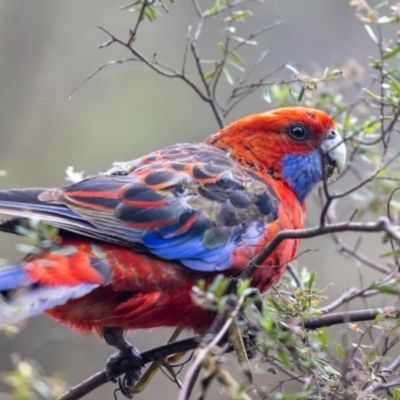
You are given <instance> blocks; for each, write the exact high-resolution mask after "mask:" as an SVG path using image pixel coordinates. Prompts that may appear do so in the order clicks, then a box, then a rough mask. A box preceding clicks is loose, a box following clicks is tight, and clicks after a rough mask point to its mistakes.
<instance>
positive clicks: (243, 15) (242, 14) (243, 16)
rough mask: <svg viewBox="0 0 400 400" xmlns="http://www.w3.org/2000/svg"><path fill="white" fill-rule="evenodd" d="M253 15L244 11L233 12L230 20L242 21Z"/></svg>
mask: <svg viewBox="0 0 400 400" xmlns="http://www.w3.org/2000/svg"><path fill="white" fill-rule="evenodd" d="M252 15H253V13H252V12H251V11H250V10H245V11H235V12H234V13H233V16H232V17H231V18H230V20H231V21H232V22H233V21H244V20H245V19H246V18H247V17H251V16H252Z"/></svg>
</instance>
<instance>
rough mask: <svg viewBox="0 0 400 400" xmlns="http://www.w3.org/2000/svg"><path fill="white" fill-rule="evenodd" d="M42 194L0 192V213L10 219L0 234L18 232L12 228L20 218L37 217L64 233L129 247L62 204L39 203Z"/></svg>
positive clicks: (3, 223)
mask: <svg viewBox="0 0 400 400" xmlns="http://www.w3.org/2000/svg"><path fill="white" fill-rule="evenodd" d="M46 191H48V189H43V188H34V189H11V190H0V214H5V215H11V216H13V217H14V219H11V220H3V221H0V231H3V232H11V233H18V230H17V229H16V227H17V226H18V225H19V222H20V220H21V219H22V218H39V219H40V220H43V221H45V222H47V223H48V224H49V225H52V226H55V227H57V228H60V229H61V230H63V231H65V232H70V233H72V234H76V235H79V236H81V237H82V236H83V237H86V238H92V239H96V240H102V241H104V242H109V243H114V244H119V245H121V246H129V247H131V244H130V243H127V242H126V241H124V240H123V239H120V238H116V237H112V236H110V235H108V234H106V233H104V232H103V231H102V230H101V229H99V228H97V227H95V226H94V225H92V224H91V223H90V222H88V221H86V220H85V219H84V218H83V217H82V216H81V215H79V214H77V213H76V212H74V211H72V210H71V209H70V208H68V207H67V206H66V205H64V204H58V203H46V202H43V201H41V200H39V196H40V195H41V194H42V193H43V192H46ZM63 236H64V235H63ZM67 236H68V235H67ZM70 236H71V235H69V237H70Z"/></svg>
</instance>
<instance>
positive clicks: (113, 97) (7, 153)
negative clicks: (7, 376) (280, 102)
mask: <svg viewBox="0 0 400 400" xmlns="http://www.w3.org/2000/svg"><path fill="white" fill-rule="evenodd" d="M128 3H129V0H127V1H126V2H123V1H120V0H114V1H112V0H85V1H84V2H82V1H79V0H68V1H61V0H36V1H24V0H5V1H2V2H0V37H1V40H0V170H4V171H6V172H7V175H6V176H4V177H2V178H1V179H0V187H1V188H11V187H13V188H14V187H16V188H20V187H34V186H43V187H52V186H62V185H65V184H67V182H66V180H65V176H66V174H65V170H66V168H67V167H68V166H73V167H74V168H75V170H76V171H84V173H85V175H91V174H95V173H97V172H99V171H106V170H107V169H108V168H109V167H110V166H111V163H112V162H113V161H127V160H131V159H133V158H136V157H139V156H141V155H143V154H145V153H148V152H150V151H153V150H156V149H158V148H161V147H164V146H167V145H169V144H173V143H177V142H198V141H202V140H203V139H205V138H206V137H207V136H208V135H210V134H212V133H215V132H216V131H217V130H218V125H217V123H216V121H215V118H214V116H213V114H212V113H211V110H210V109H209V107H208V105H207V104H205V103H204V102H202V101H201V100H200V99H199V98H198V97H197V96H196V94H195V93H194V92H193V91H192V90H191V89H190V88H189V87H187V86H185V84H183V83H182V82H180V81H177V80H172V79H170V80H168V79H166V78H164V77H162V76H159V75H156V74H155V73H154V72H153V71H150V70H149V69H148V68H146V67H145V66H144V65H142V64H139V63H125V64H123V65H116V66H113V67H109V68H106V69H104V70H102V71H101V72H100V73H99V74H98V75H97V76H95V77H94V78H93V79H91V80H89V81H88V82H87V83H86V84H84V85H83V86H82V87H80V88H79V90H77V91H76V92H75V93H74V94H73V96H72V98H71V99H70V100H68V96H69V94H70V93H71V92H72V91H73V89H74V88H75V87H76V86H77V85H78V84H79V83H80V82H81V81H82V80H83V79H84V78H85V77H87V76H88V75H89V74H91V73H92V72H93V71H94V70H96V69H97V68H98V67H100V66H101V65H104V64H105V63H107V62H109V61H111V60H117V59H124V58H128V57H130V54H128V53H127V51H126V49H124V48H122V47H118V46H116V45H114V46H110V47H106V48H104V49H101V50H99V49H98V45H100V44H101V43H103V42H105V41H107V40H108V37H107V36H106V35H105V34H104V32H101V31H100V30H99V29H98V28H97V26H98V25H101V26H104V27H105V28H107V29H108V30H109V31H111V32H112V33H114V34H115V35H117V36H119V37H121V38H123V39H125V38H127V37H128V32H129V29H130V28H132V27H133V26H134V24H135V22H136V18H137V14H135V13H129V12H127V11H122V10H120V9H119V8H120V7H122V6H124V5H127V4H128ZM199 3H200V4H202V6H203V7H204V8H206V7H210V6H211V5H212V4H213V2H212V1H211V0H210V1H199ZM370 3H374V2H370ZM376 3H377V2H375V3H374V4H376ZM246 8H250V9H253V12H254V16H253V18H252V19H251V23H247V24H242V25H239V28H238V29H239V30H240V33H241V34H242V35H243V36H246V33H247V34H248V33H250V32H254V31H257V30H258V29H260V28H261V27H263V26H265V25H268V24H272V23H274V22H276V21H281V20H282V21H284V23H283V24H282V25H280V26H278V27H277V28H275V29H272V30H270V31H269V32H267V33H266V34H265V35H263V36H262V37H260V38H259V39H258V46H254V48H248V49H246V50H245V51H244V52H243V53H242V56H244V58H246V59H247V60H249V64H251V60H253V61H254V60H255V59H256V58H258V57H257V54H260V53H261V52H262V51H263V50H266V49H267V50H268V54H267V57H266V58H265V60H264V61H263V63H262V64H261V66H260V68H259V72H258V74H265V73H266V72H267V71H269V70H272V69H274V68H276V67H278V66H279V65H281V64H283V63H285V62H292V63H295V64H296V65H297V66H298V69H299V70H301V71H304V72H306V73H309V74H313V73H314V72H315V71H323V70H324V68H325V67H327V66H332V65H337V66H338V67H340V65H341V63H343V62H345V61H346V60H348V59H349V58H352V59H355V60H356V61H357V62H358V63H360V64H361V65H362V66H363V67H364V68H365V76H366V78H368V76H369V74H370V71H369V70H368V55H369V54H374V52H375V51H376V50H375V48H374V43H373V42H372V40H371V38H370V37H369V36H368V35H367V34H366V31H365V29H364V27H363V25H362V23H361V22H360V21H359V20H357V19H356V18H355V17H354V13H355V9H354V8H352V7H350V6H349V2H348V1H337V0H324V1H315V0H302V1H293V0H266V1H265V2H264V3H263V4H249V5H248V6H246ZM195 23H196V14H195V12H194V10H193V7H192V3H191V2H189V1H177V3H176V4H175V5H173V6H171V7H170V13H169V15H166V16H164V17H161V18H157V20H156V21H155V22H154V23H150V22H148V21H145V22H144V23H143V24H142V26H141V28H140V30H139V35H138V37H137V40H136V42H135V46H137V48H138V49H140V50H141V51H142V52H143V53H145V54H147V55H149V56H150V57H151V56H152V55H153V54H157V59H158V60H159V61H162V62H164V63H165V64H168V65H170V66H172V67H175V68H178V69H179V68H180V66H181V62H182V58H183V52H184V47H185V41H186V34H187V29H188V26H189V25H193V24H195ZM220 35H221V25H220V24H219V21H218V20H217V19H214V20H213V19H211V20H210V22H209V25H207V26H206V27H205V29H204V35H203V36H202V39H201V40H200V42H199V50H200V52H201V55H202V57H203V58H209V59H212V57H213V56H214V57H215V56H216V55H217V54H218V47H217V43H218V42H219V41H221V38H222V37H223V36H221V38H220V37H219V36H220ZM188 71H189V73H191V74H193V76H194V79H195V80H196V81H198V77H195V70H194V68H193V66H192V65H189V70H188ZM256 76H257V75H256ZM288 76H290V72H289V71H286V72H283V73H279V74H276V75H275V76H274V78H282V77H285V78H287V77H288ZM223 86H224V85H223ZM223 90H224V88H222V93H221V95H223ZM349 100H351V99H349ZM270 107H271V106H270V105H269V104H267V103H266V102H265V101H264V100H263V97H262V93H261V91H259V92H256V93H255V94H254V95H252V96H251V97H250V98H248V99H247V100H246V101H245V102H243V103H242V104H241V105H240V106H239V107H237V108H236V109H235V111H234V112H233V113H232V114H231V115H230V116H229V118H228V121H227V122H230V121H232V120H234V119H236V118H238V117H241V116H245V115H248V114H251V113H256V112H261V111H264V110H266V109H268V108H270ZM314 207H315V206H314V203H313V202H312V201H311V202H310V204H309V208H310V214H309V215H310V216H309V223H312V222H313V221H314V219H313V214H312V212H313V208H314ZM376 240H377V237H375V236H370V237H369V239H368V241H367V242H366V243H367V247H368V243H369V247H368V248H369V255H371V256H372V255H374V254H375V255H376V251H375V250H374V243H375V242H376ZM19 242H21V239H18V238H10V237H9V236H8V235H4V234H1V236H0V256H1V257H2V258H4V259H7V260H16V259H18V257H20V256H21V253H19V252H18V251H17V250H16V243H19ZM310 247H311V248H313V249H318V251H316V252H311V253H307V254H306V255H304V256H302V257H301V258H300V260H299V262H300V263H301V264H304V265H307V266H308V267H309V269H310V270H315V271H317V272H318V285H319V286H320V287H324V286H326V285H328V284H329V283H331V282H335V285H334V286H332V287H331V288H329V289H328V291H327V293H326V294H327V296H329V297H330V298H332V299H333V298H335V296H338V295H339V294H340V293H342V292H343V290H344V289H346V288H348V287H350V286H353V285H358V284H359V270H358V268H356V267H355V266H354V265H353V264H352V263H351V262H348V263H346V260H343V259H342V258H338V257H337V256H336V253H335V249H334V247H333V245H332V244H331V242H330V241H329V240H328V239H326V238H319V239H313V240H312V241H308V242H307V243H306V244H303V248H310ZM367 254H368V253H367ZM365 272H366V275H365V277H366V279H367V280H370V279H373V278H374V275H373V274H372V273H371V272H370V271H365ZM168 334H169V332H168V331H167V330H162V331H155V332H151V333H149V332H138V333H136V334H135V335H134V336H132V337H130V340H131V341H133V343H134V344H135V345H136V346H137V347H138V348H139V349H141V350H145V349H149V348H152V347H155V346H158V345H161V344H162V343H163V342H164V341H165V339H166V337H167V336H168ZM11 353H17V354H19V355H20V356H21V357H32V358H35V359H36V360H37V361H38V362H39V363H40V365H41V366H42V367H43V370H44V373H45V374H48V375H54V374H55V373H56V372H57V371H60V372H61V375H62V376H63V378H64V379H65V380H66V381H67V382H68V384H71V385H74V384H77V383H78V382H80V381H81V380H83V379H85V378H86V377H88V376H90V375H91V374H93V373H95V372H96V371H98V370H100V369H102V368H103V367H104V364H105V360H106V359H107V357H108V356H109V355H110V354H111V353H112V349H110V348H108V346H106V345H105V344H104V343H101V342H100V340H99V339H98V338H96V337H94V338H92V337H89V338H88V337H82V336H80V335H78V334H75V333H72V332H70V331H69V330H67V329H65V328H63V327H60V326H58V325H56V324H54V323H53V322H52V321H51V320H50V319H49V318H47V317H39V318H35V319H33V320H31V321H29V322H27V323H26V327H25V328H24V329H23V331H22V333H20V334H18V335H17V336H16V337H15V338H13V339H10V338H7V337H5V336H1V337H0V371H6V370H10V369H12V368H13V366H12V362H11V359H10V354H11ZM5 390H6V389H4V391H5ZM113 390H114V386H113V385H111V384H109V385H106V386H104V387H103V388H102V389H100V390H98V391H96V392H94V393H93V394H91V395H90V396H88V397H87V398H88V399H92V400H93V399H111V398H113V397H112V396H113V395H112V391H113ZM217 391H218V388H217V389H216V392H215V393H216V396H217ZM176 393H177V389H176V387H175V385H174V384H173V383H171V382H169V381H168V380H167V378H166V377H164V376H163V375H162V374H160V376H159V377H157V379H156V382H154V383H153V384H152V385H151V387H150V388H149V389H148V390H146V392H145V393H143V394H141V395H138V396H137V398H138V399H161V398H162V399H173V398H175V395H176ZM221 396H222V398H223V397H224V396H223V395H221ZM3 398H5V399H6V398H8V397H7V395H3V397H1V399H3Z"/></svg>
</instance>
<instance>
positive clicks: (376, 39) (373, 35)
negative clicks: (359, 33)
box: [364, 25, 378, 44]
mask: <svg viewBox="0 0 400 400" xmlns="http://www.w3.org/2000/svg"><path fill="white" fill-rule="evenodd" d="M364 26H365V29H366V30H367V33H368V35H369V37H370V38H371V39H372V40H373V41H374V42H375V43H376V44H378V38H377V37H376V35H375V33H374V31H373V30H372V28H371V27H370V26H369V25H364Z"/></svg>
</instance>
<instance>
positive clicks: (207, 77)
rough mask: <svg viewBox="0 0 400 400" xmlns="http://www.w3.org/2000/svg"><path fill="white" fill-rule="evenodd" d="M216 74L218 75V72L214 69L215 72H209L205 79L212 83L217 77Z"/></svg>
mask: <svg viewBox="0 0 400 400" xmlns="http://www.w3.org/2000/svg"><path fill="white" fill-rule="evenodd" d="M216 74H217V70H216V69H214V70H212V71H210V72H208V73H207V74H206V75H205V76H204V79H205V80H206V81H207V82H210V81H212V80H213V78H214V77H215V75H216Z"/></svg>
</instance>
